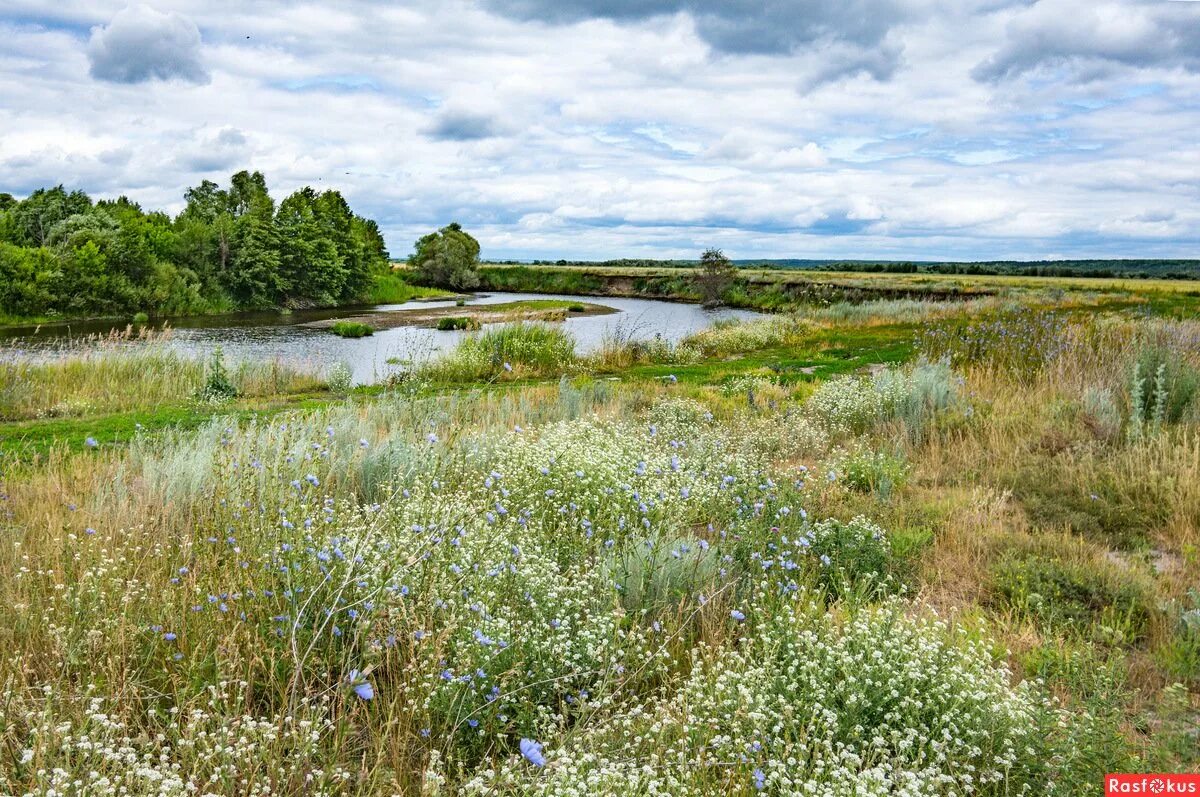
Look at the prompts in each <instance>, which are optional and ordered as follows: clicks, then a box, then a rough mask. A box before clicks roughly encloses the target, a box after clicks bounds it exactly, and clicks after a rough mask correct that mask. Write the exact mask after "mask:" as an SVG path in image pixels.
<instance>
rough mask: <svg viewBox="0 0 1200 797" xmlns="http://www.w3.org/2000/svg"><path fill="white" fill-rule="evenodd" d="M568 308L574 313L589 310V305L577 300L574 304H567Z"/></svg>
mask: <svg viewBox="0 0 1200 797" xmlns="http://www.w3.org/2000/svg"><path fill="white" fill-rule="evenodd" d="M567 310H568V311H569V312H572V313H582V312H584V311H585V310H587V307H585V306H583V305H582V304H579V303H578V302H575V303H574V304H569V305H567Z"/></svg>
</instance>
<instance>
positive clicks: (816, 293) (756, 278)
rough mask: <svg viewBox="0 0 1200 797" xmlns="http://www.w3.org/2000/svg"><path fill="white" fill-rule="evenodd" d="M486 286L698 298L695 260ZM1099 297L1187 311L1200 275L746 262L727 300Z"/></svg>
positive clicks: (759, 304) (510, 273) (540, 271)
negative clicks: (783, 266)
mask: <svg viewBox="0 0 1200 797" xmlns="http://www.w3.org/2000/svg"><path fill="white" fill-rule="evenodd" d="M479 273H480V278H481V280H482V286H481V289H486V290H506V291H508V290H511V291H526V292H543V293H561V294H569V295H578V296H626V297H638V298H650V299H660V300H664V301H676V302H692V303H699V302H700V301H701V299H702V297H701V294H700V292H699V290H698V288H697V287H696V269H694V268H685V267H678V268H637V267H631V268H627V267H622V268H616V267H611V268H606V267H599V266H517V265H507V264H490V263H489V264H485V265H484V266H483V267H482V268H481V269H480V272H479ZM1063 294H1065V295H1068V296H1072V297H1074V299H1073V301H1093V300H1092V299H1089V298H1088V297H1089V295H1090V294H1096V295H1098V296H1099V297H1100V299H1099V300H1098V301H1100V302H1102V303H1106V304H1108V305H1110V306H1112V307H1114V308H1115V307H1116V306H1118V305H1122V304H1125V305H1131V306H1132V305H1141V306H1148V307H1150V308H1153V310H1154V311H1155V312H1166V313H1175V314H1180V313H1183V314H1186V313H1187V312H1188V311H1189V308H1191V307H1193V306H1194V305H1196V304H1197V300H1200V283H1198V282H1191V281H1185V280H1166V279H1129V278H1120V277H1111V278H1110V277H1020V276H1011V275H980V274H955V275H948V274H872V273H860V272H823V271H821V272H818V271H800V270H780V269H739V271H738V276H737V279H736V280H735V281H734V283H733V285H732V287H731V288H730V289H729V290H728V291H727V292H726V295H725V297H724V300H725V303H726V304H727V305H728V306H731V307H741V308H746V309H752V310H758V311H761V312H786V311H793V310H800V309H803V308H811V307H824V306H829V305H831V304H837V303H843V302H845V303H851V304H858V303H862V302H870V301H878V300H889V299H913V300H926V301H964V300H969V299H972V298H979V297H986V296H995V297H1012V298H1023V299H1026V300H1028V299H1033V300H1035V301H1040V302H1042V303H1053V302H1054V301H1056V297H1058V296H1059V295H1063Z"/></svg>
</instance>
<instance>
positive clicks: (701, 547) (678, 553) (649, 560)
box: [608, 537, 720, 616]
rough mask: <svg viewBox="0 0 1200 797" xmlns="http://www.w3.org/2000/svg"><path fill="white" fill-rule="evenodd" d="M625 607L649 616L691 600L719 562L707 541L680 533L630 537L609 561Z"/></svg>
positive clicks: (708, 579)
mask: <svg viewBox="0 0 1200 797" xmlns="http://www.w3.org/2000/svg"><path fill="white" fill-rule="evenodd" d="M608 568H609V571H610V579H611V582H612V583H613V584H615V585H617V586H618V589H619V591H620V595H621V604H622V605H623V606H624V607H625V609H626V611H629V612H634V613H643V612H644V613H646V614H648V615H650V616H653V615H655V614H658V613H659V612H662V611H665V610H668V609H672V608H675V607H677V606H678V605H679V604H680V603H682V602H684V601H689V600H690V601H694V600H695V599H696V596H697V595H698V594H700V592H701V590H702V589H703V588H704V587H706V586H708V585H709V584H710V583H711V582H713V581H715V580H716V575H717V571H718V569H720V564H719V561H718V558H717V555H716V552H715V551H713V550H712V549H711V548H710V547H709V545H708V543H706V542H702V541H701V540H698V539H695V538H690V537H680V538H674V539H668V540H661V539H655V538H649V539H645V540H641V539H638V540H630V541H629V542H628V543H627V544H626V546H625V547H624V548H623V549H622V550H621V552H620V553H619V554H617V555H616V556H614V557H613V560H612V561H611V562H610V563H609V565H608Z"/></svg>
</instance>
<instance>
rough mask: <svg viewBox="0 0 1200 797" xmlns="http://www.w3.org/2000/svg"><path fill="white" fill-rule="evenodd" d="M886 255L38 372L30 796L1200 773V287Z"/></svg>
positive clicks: (792, 790) (2, 481)
mask: <svg viewBox="0 0 1200 797" xmlns="http://www.w3.org/2000/svg"><path fill="white" fill-rule="evenodd" d="M526 270H527V271H528V270H529V269H526ZM563 271H564V270H562V269H558V270H555V272H556V274H557V276H554V275H552V276H549V277H546V279H547V280H550V281H553V280H563V279H567V278H568V277H565V276H563V275H562V273H561V272H563ZM568 276H569V275H568ZM621 276H622V278H628V279H629V280H634V279H637V278H640V277H639V276H637V275H621ZM809 276H810V275H804V277H805V278H809ZM592 278H593V277H589V279H592ZM674 278H675V276H674V275H672V279H674ZM789 278H790V277H789ZM820 278H821V279H842V278H843V277H841V276H838V275H833V276H831V275H825V274H823V275H821V277H820ZM845 279H853V280H855V281H857V282H861V283H862V286H865V287H866V288H867V289H870V290H871V291H874V293H872V296H871V299H870V300H869V301H861V299H862V298H863V297H862V296H859V295H856V296H855V297H853V298H854V300H853V301H849V300H847V301H840V300H837V298H838V296H839V295H840V294H839V295H831V300H829V301H821V302H818V303H814V304H810V305H800V304H796V303H793V304H789V305H788V307H787V311H786V312H779V313H776V314H773V315H771V316H769V317H767V318H764V319H762V320H757V321H751V322H743V323H726V324H720V325H717V326H715V327H713V328H710V329H708V330H706V331H704V332H701V333H698V334H696V335H693V336H692V337H690V338H687V339H685V340H683V341H681V342H680V343H678V344H669V343H667V342H665V341H661V340H651V341H642V340H636V339H632V338H631V337H621V336H618V335H615V336H614V337H613V338H612V339H611V340H609V341H606V343H605V345H604V346H603V347H602V349H601V350H600V351H598V352H596V353H592V354H588V355H582V354H579V353H577V352H576V350H575V346H574V341H573V339H572V338H571V337H570V336H569V334H567V333H566V332H565V331H564V330H563V329H562V328H561V325H553V324H539V323H517V324H510V325H503V326H489V327H486V328H484V329H483V330H480V331H478V332H474V333H471V334H470V335H469V336H467V337H466V338H464V340H463V342H462V343H461V345H460V346H459V348H457V349H455V350H453V351H451V352H449V353H448V354H446V355H445V356H444V357H442V358H440V359H437V360H434V361H432V362H428V363H424V364H421V365H419V366H418V367H416V368H414V369H412V370H410V371H408V372H406V373H404V374H403V375H401V376H398V377H396V378H395V379H393V380H392V381H391V382H389V383H387V384H384V385H377V386H372V387H358V388H354V387H352V386H351V385H350V384H349V378H348V375H347V374H345V373H339V372H337V371H336V369H335V371H333V372H330V373H325V374H304V373H297V372H293V371H290V370H287V369H284V368H282V367H280V366H277V367H274V368H271V367H269V366H253V367H252V366H242V365H239V364H236V363H229V364H226V363H224V362H223V361H222V360H220V359H218V358H213V359H212V360H209V361H204V362H195V361H190V360H186V359H182V358H177V357H175V356H173V355H170V354H167V353H164V352H162V351H159V350H155V349H154V347H145V348H142V349H137V350H129V349H117V350H114V351H109V352H105V351H99V352H97V353H95V354H91V355H88V356H85V357H80V358H78V359H74V360H67V361H63V362H58V363H52V364H37V363H31V362H24V361H21V360H20V359H19V358H17V359H13V358H10V359H9V360H8V361H6V362H3V364H0V534H2V535H3V540H2V544H3V545H4V546H5V547H6V548H7V551H8V553H7V554H6V555H5V556H3V557H0V650H3V651H4V653H3V655H0V793H3V794H20V795H24V794H50V793H54V794H58V795H68V794H70V795H75V794H78V795H84V794H86V795H143V794H145V795H150V794H154V795H173V794H179V795H185V794H189V795H190V794H196V795H200V794H213V795H227V794H237V795H268V794H271V795H300V794H303V795H318V794H325V795H367V794H370V795H376V794H381V795H387V794H400V795H410V794H411V795H452V794H466V795H471V794H475V795H592V794H614V795H615V794H621V795H625V794H634V795H662V794H670V795H710V794H722V795H755V794H771V795H831V796H835V795H836V796H839V797H840V796H843V795H844V796H845V797H849V796H850V795H856V796H861V795H947V796H949V795H963V794H981V795H1019V794H1028V795H1043V794H1056V795H1092V794H1102V793H1103V788H1102V783H1101V777H1102V775H1103V774H1104V773H1106V772H1121V771H1147V772H1151V771H1194V770H1196V769H1197V768H1200V730H1198V728H1200V316H1198V308H1200V303H1198V300H1197V298H1195V297H1194V291H1189V290H1187V289H1188V288H1189V286H1190V285H1194V283H1191V284H1189V283H1174V282H1172V283H1170V287H1171V288H1172V289H1174V288H1176V287H1178V288H1179V290H1170V291H1168V289H1167V288H1166V287H1163V288H1162V289H1161V290H1160V289H1159V287H1158V286H1156V285H1148V284H1145V282H1144V281H1139V282H1138V284H1137V285H1136V286H1130V285H1125V284H1122V285H1105V284H1099V281H1092V280H1084V281H1080V284H1079V285H1076V284H1074V283H1071V282H1070V281H1068V280H1059V281H1058V283H1053V281H1052V282H1051V284H1043V283H1042V282H1039V281H1037V280H1035V279H1028V280H1019V279H1017V278H1011V277H945V278H943V277H937V278H936V279H937V280H938V282H939V286H940V287H939V288H938V291H940V290H941V289H942V288H943V287H945V285H941V283H943V282H947V283H948V282H961V281H967V283H969V286H968V287H970V288H971V290H968V291H964V292H962V295H959V296H957V297H955V300H953V301H948V300H946V297H945V296H944V295H942V294H941V293H939V292H936V291H935V292H934V293H933V294H931V295H929V296H922V295H921V293H920V291H921V290H922V286H921V285H918V284H917V282H918V280H925V279H933V278H932V277H930V276H929V275H863V274H855V275H852V276H851V275H847V276H846V277H845ZM1008 281H1013V284H1011V285H1010V284H1008ZM1093 282H1095V283H1096V284H1093ZM1061 283H1070V284H1068V285H1067V286H1066V287H1064V286H1063V285H1062V284H1061ZM1083 283H1086V284H1083ZM964 284H966V283H964ZM862 286H859V287H862ZM897 286H899V288H900V290H897ZM562 288H563V286H562V285H558V289H559V290H562ZM540 289H543V290H545V289H549V287H548V286H545V285H544V286H542V287H541V288H540ZM743 289H744V290H747V291H748V292H752V291H753V286H752V285H749V286H748V287H746V286H743ZM876 289H878V290H876ZM747 295H750V294H749V293H748V294H747ZM789 296H790V297H791V299H793V300H794V299H795V298H796V296H795V295H794V294H789Z"/></svg>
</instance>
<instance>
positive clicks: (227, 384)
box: [200, 346, 238, 401]
mask: <svg viewBox="0 0 1200 797" xmlns="http://www.w3.org/2000/svg"><path fill="white" fill-rule="evenodd" d="M237 394H238V389H237V386H236V385H234V384H233V381H232V380H231V379H230V378H229V371H228V369H226V368H225V356H224V354H223V353H222V351H221V347H220V346H218V347H217V348H215V349H213V352H212V355H211V356H210V357H209V360H208V367H207V368H205V369H204V385H203V386H202V387H201V388H200V398H202V399H204V400H205V401H221V400H223V399H229V398H234V397H235V396H237Z"/></svg>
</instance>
